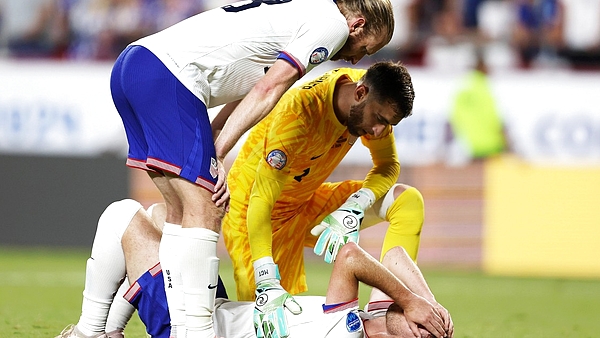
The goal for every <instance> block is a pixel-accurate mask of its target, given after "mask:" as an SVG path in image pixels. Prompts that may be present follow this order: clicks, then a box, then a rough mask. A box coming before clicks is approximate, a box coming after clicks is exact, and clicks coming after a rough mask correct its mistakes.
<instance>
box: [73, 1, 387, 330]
mask: <svg viewBox="0 0 600 338" xmlns="http://www.w3.org/2000/svg"><path fill="white" fill-rule="evenodd" d="M393 27H394V18H393V10H392V6H391V3H390V1H389V0H338V1H332V0H252V1H241V2H236V3H233V4H230V5H226V6H222V7H219V8H215V9H213V10H209V11H206V12H204V13H200V14H198V15H196V16H193V17H191V18H188V19H186V20H184V21H182V22H179V23H177V24H175V25H173V26H171V27H169V28H167V29H165V30H163V31H160V32H158V33H155V34H153V35H150V36H147V37H144V38H142V39H140V40H138V41H135V42H133V43H132V44H131V45H129V46H128V47H127V48H126V49H125V50H124V51H123V52H122V53H121V55H120V56H119V57H118V59H117V60H116V62H115V65H114V67H113V70H112V74H111V81H110V86H111V93H112V97H113V101H114V103H115V106H116V108H117V110H118V112H119V115H120V116H121V119H122V120H123V124H124V127H125V132H126V134H127V140H128V143H129V153H128V158H127V165H128V166H130V167H133V168H139V169H143V170H146V171H147V172H148V174H149V175H150V177H151V178H152V181H153V182H154V184H155V185H156V186H157V188H158V190H159V191H160V193H161V194H162V196H163V198H164V200H165V203H166V205H167V220H166V222H167V223H166V225H165V230H164V233H163V238H162V240H161V249H160V256H161V263H162V266H163V268H164V271H165V274H164V276H165V288H166V292H167V299H168V301H169V304H170V307H169V308H170V310H171V320H172V325H173V326H174V331H173V336H174V337H178V336H179V335H180V333H181V336H186V337H188V338H195V337H201V338H204V337H210V338H212V337H213V336H214V332H212V330H211V329H209V327H210V325H209V324H210V320H211V313H212V308H213V299H214V289H212V287H213V286H215V285H216V282H217V271H218V258H217V257H216V246H217V239H218V236H219V231H220V227H221V220H222V216H223V213H224V205H225V203H226V202H227V200H228V197H229V193H228V191H227V187H226V184H225V171H224V167H223V165H222V161H223V159H224V158H225V156H226V155H227V153H228V152H229V151H230V150H231V148H232V147H233V145H234V144H235V142H236V141H237V140H238V139H239V138H240V136H241V135H242V134H243V133H244V132H245V131H247V130H248V129H249V128H250V127H251V126H252V125H254V124H255V123H257V122H258V121H259V120H261V119H262V118H263V117H264V116H265V115H267V114H268V113H269V112H270V111H271V109H272V108H273V107H274V106H275V104H276V103H277V101H278V100H279V98H280V97H281V95H282V94H283V93H284V92H285V91H286V90H287V89H288V88H289V87H290V86H291V85H292V84H293V83H295V81H296V80H298V79H299V78H300V77H302V76H303V75H304V74H305V73H306V72H308V71H309V70H311V69H312V68H314V67H315V66H317V65H318V64H320V63H322V62H324V61H326V60H329V59H331V60H338V59H343V60H347V61H350V62H352V63H356V62H358V60H360V59H361V58H362V57H363V56H365V55H367V54H373V53H375V52H376V51H377V50H379V49H380V48H381V47H382V46H384V45H385V44H387V43H388V42H389V41H390V39H391V35H392V32H393ZM222 104H226V105H225V107H224V108H223V109H225V110H226V111H227V112H232V113H231V117H230V120H229V121H227V123H226V124H225V126H224V128H223V130H222V131H221V133H220V134H219V136H218V138H217V139H216V140H214V143H213V136H212V132H211V127H210V122H209V119H208V114H207V108H210V107H214V106H218V105H222ZM90 264H92V265H93V262H92V263H90ZM91 270H93V267H92V268H91ZM84 301H85V302H87V303H91V305H90V304H85V305H84V306H94V299H93V297H90V298H86V299H85V300H84ZM99 305H100V307H103V304H99ZM99 311H100V310H99ZM82 324H84V323H82ZM94 329H96V328H94V327H91V325H82V326H81V330H82V331H84V333H90V332H92V331H93V330H94ZM186 331H187V333H186Z"/></svg>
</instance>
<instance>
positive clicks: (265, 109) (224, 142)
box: [215, 59, 300, 160]
mask: <svg viewBox="0 0 600 338" xmlns="http://www.w3.org/2000/svg"><path fill="white" fill-rule="evenodd" d="M299 78H300V75H299V73H298V69H297V68H295V67H294V66H293V65H292V64H290V63H289V62H287V61H285V60H282V59H279V60H277V61H275V63H274V64H273V66H271V68H269V71H267V73H266V74H265V76H264V77H263V78H262V79H260V80H259V81H258V83H257V84H256V85H254V87H253V88H252V90H250V92H249V93H248V94H247V95H246V97H244V99H243V100H242V101H241V102H240V103H239V104H238V106H237V107H236V108H235V109H234V111H233V112H232V113H231V116H229V118H228V119H227V122H226V123H225V125H224V126H223V129H222V130H221V132H220V133H219V135H218V136H217V139H216V141H215V149H216V151H217V158H218V159H220V160H223V159H224V158H225V156H226V155H227V153H229V151H230V150H231V148H233V146H234V145H235V143H236V142H237V140H239V139H240V138H241V137H242V135H244V133H245V132H246V131H248V130H249V129H250V128H251V127H252V126H254V125H255V124H257V123H258V122H259V121H260V120H262V119H263V118H264V117H265V116H267V114H268V113H269V112H270V111H271V110H272V109H273V108H274V107H275V105H276V104H277V102H278V101H279V99H280V98H281V96H282V95H283V93H285V91H286V90H287V89H288V88H290V87H291V86H292V85H293V84H294V83H295V82H296V81H297V80H298V79H299Z"/></svg>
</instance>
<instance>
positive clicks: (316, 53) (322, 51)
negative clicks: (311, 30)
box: [310, 47, 329, 65]
mask: <svg viewBox="0 0 600 338" xmlns="http://www.w3.org/2000/svg"><path fill="white" fill-rule="evenodd" d="M328 56H329V51H328V50H327V48H325V47H319V48H317V49H315V50H313V52H312V54H310V63H311V64H313V65H318V64H319V63H321V62H323V61H325V60H327V57H328Z"/></svg>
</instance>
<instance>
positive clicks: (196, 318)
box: [181, 228, 219, 338]
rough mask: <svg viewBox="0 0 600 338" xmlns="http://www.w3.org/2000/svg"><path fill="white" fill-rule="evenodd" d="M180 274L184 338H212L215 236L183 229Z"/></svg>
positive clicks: (207, 232)
mask: <svg viewBox="0 0 600 338" xmlns="http://www.w3.org/2000/svg"><path fill="white" fill-rule="evenodd" d="M181 236H182V237H185V242H184V243H185V245H184V246H183V247H182V248H181V249H182V251H181V275H182V279H183V287H184V288H183V290H184V297H185V301H184V303H185V314H186V328H187V338H197V337H198V338H214V337H215V332H214V329H213V324H212V313H213V311H214V307H215V294H216V291H217V288H216V287H217V283H218V278H219V259H218V258H217V240H218V239H219V234H218V233H216V232H214V231H211V230H208V229H203V228H183V229H181Z"/></svg>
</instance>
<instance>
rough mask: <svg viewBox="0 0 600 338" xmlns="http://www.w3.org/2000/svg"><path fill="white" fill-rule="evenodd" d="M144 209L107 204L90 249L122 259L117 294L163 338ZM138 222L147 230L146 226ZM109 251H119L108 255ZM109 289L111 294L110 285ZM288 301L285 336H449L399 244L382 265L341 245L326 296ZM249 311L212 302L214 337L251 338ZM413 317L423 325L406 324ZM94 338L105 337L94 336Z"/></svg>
mask: <svg viewBox="0 0 600 338" xmlns="http://www.w3.org/2000/svg"><path fill="white" fill-rule="evenodd" d="M149 211H150V212H151V213H152V217H153V219H151V216H150V215H149V214H148V213H147V212H146V210H144V209H143V207H142V206H141V205H140V204H139V203H137V202H136V201H133V200H129V199H128V200H121V201H117V202H114V203H112V204H111V205H109V206H108V207H107V208H106V210H105V211H104V212H103V214H102V216H101V217H100V220H99V221H98V228H97V231H96V238H95V239H94V244H93V248H92V252H96V253H104V254H107V255H112V256H113V257H118V255H119V254H120V255H121V257H124V261H122V262H119V261H117V260H115V261H114V262H113V266H114V267H115V268H116V270H119V266H121V265H122V266H126V269H127V275H128V278H129V280H130V281H132V282H133V283H132V284H131V287H130V288H129V290H128V291H127V293H126V294H125V297H126V298H127V299H128V300H129V301H130V302H131V303H132V304H133V305H134V306H135V307H136V308H137V309H138V313H139V316H140V318H141V319H142V322H144V324H145V325H146V329H147V332H148V333H149V334H150V335H151V336H152V337H165V338H166V337H169V332H170V326H169V322H170V321H169V312H168V309H167V302H166V298H165V293H164V281H163V277H162V271H161V268H160V264H159V263H158V247H159V242H160V238H161V229H160V227H158V226H156V225H155V224H162V223H163V220H164V213H165V209H164V205H160V206H158V207H153V208H149ZM142 220H143V221H142ZM145 224H154V226H153V227H152V228H148V227H147V226H146V225H145ZM121 248H122V250H121ZM115 250H119V251H120V253H115V252H110V251H115ZM107 269H109V267H107ZM113 277H116V276H113ZM124 277H125V276H121V277H120V278H121V279H122V278H124ZM87 282H90V281H86V283H87ZM97 282H106V281H97ZM359 282H363V283H365V284H367V285H371V286H373V287H374V289H373V291H372V292H371V296H370V299H369V303H368V304H367V306H366V309H365V310H366V311H365V312H362V311H359V309H358V298H357V297H358V285H359ZM114 284H115V285H116V287H115V289H114V292H116V291H117V290H116V288H117V287H118V281H117V282H116V283H114ZM223 291H224V289H222V290H221V292H218V293H217V294H219V293H220V294H223ZM296 300H297V301H298V303H299V304H301V306H302V307H303V311H302V314H300V315H291V314H287V319H288V321H289V329H290V332H291V335H290V337H312V338H320V337H332V338H333V337H335V338H343V337H370V338H375V337H378V338H384V337H430V336H431V335H430V333H429V332H428V331H427V330H426V329H425V328H426V327H427V328H430V330H436V331H438V332H445V334H446V336H448V337H452V336H453V332H454V326H453V323H452V320H451V318H450V314H449V312H448V311H447V310H446V309H445V308H444V307H442V306H441V305H440V304H439V303H437V302H436V300H435V297H434V295H433V294H432V292H431V291H430V289H429V287H428V285H427V283H426V281H425V279H424V278H423V275H422V274H421V272H420V270H419V268H418V267H417V266H416V265H415V264H414V262H413V261H412V260H411V258H410V257H409V256H408V255H407V254H406V251H405V250H404V249H402V248H401V247H394V248H391V249H390V250H388V251H387V253H386V254H385V256H384V258H383V264H382V263H379V262H378V261H377V260H376V259H374V258H373V257H371V256H370V255H369V254H368V253H366V252H365V251H364V250H362V249H361V248H360V247H359V246H358V245H356V244H354V243H349V244H347V245H345V246H344V247H343V248H342V249H340V251H339V253H338V255H337V259H336V261H335V264H334V268H333V271H332V275H331V278H330V281H329V286H328V290H327V295H326V296H325V297H321V296H297V297H296ZM422 303H429V304H432V305H433V307H434V309H435V312H436V315H435V316H434V314H433V313H426V312H423V311H421V310H420V308H421V304H422ZM255 306H257V305H256V304H255V303H254V302H235V301H229V300H227V299H224V298H218V299H217V300H216V306H215V312H214V314H213V325H214V329H215V332H216V334H217V336H218V337H227V338H242V337H245V338H251V337H255V329H254V325H253V323H252V318H253V312H254V308H255ZM259 310H261V309H260V307H259ZM436 316H440V317H441V318H443V323H442V326H439V324H438V323H437V322H436V321H435V320H434V319H433V318H434V317H436ZM408 317H410V318H412V319H410V320H408V319H407V318H408ZM414 320H417V321H418V322H422V323H424V326H417V325H416V324H412V321H414ZM271 329H275V327H264V328H261V330H265V331H266V332H264V333H265V336H273V337H279V336H278V335H277V333H276V332H269V330H271ZM67 331H68V332H67ZM67 331H65V332H63V334H62V335H61V336H59V337H83V336H82V335H77V332H78V330H77V327H76V326H69V327H68V330H67ZM271 334H272V335H271ZM96 337H106V335H104V334H103V333H100V334H99V335H97V336H96Z"/></svg>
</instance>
